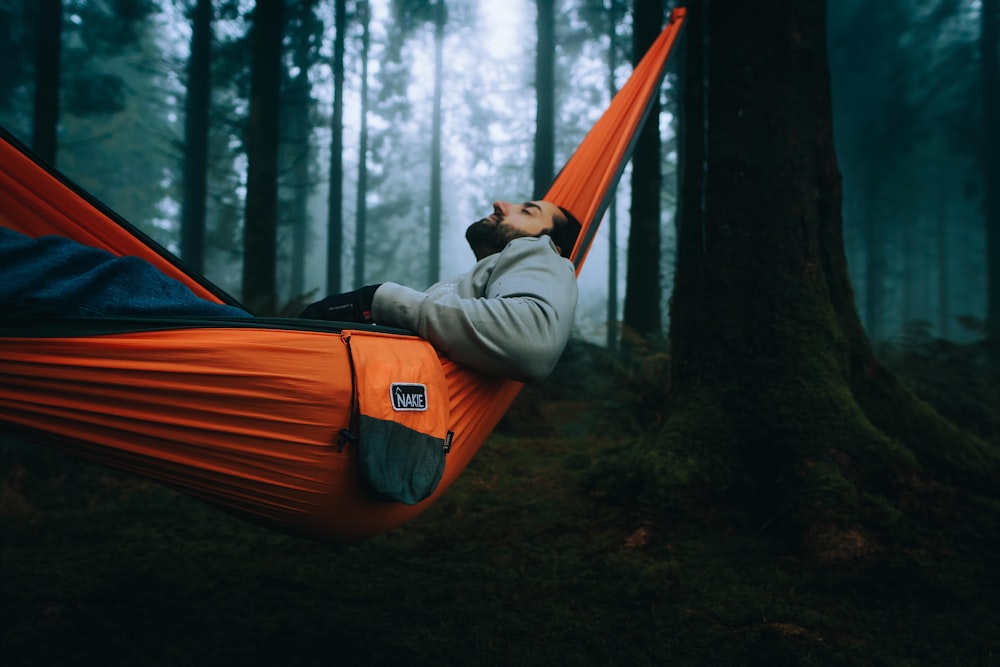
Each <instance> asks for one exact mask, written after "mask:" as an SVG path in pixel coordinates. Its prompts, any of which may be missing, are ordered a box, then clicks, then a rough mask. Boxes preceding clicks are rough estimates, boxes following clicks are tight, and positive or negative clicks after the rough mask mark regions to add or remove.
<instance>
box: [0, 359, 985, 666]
mask: <svg viewBox="0 0 1000 667" xmlns="http://www.w3.org/2000/svg"><path fill="white" fill-rule="evenodd" d="M564 380H565V375H563V376H562V379H561V380H560V379H557V381H564ZM550 394H551V392H550ZM554 394H555V395H556V399H557V400H556V401H555V402H553V403H546V404H544V405H542V404H541V403H539V402H537V400H538V397H539V396H543V395H546V391H545V389H544V387H542V388H538V389H536V390H535V391H528V392H526V393H525V394H523V395H522V398H521V399H519V406H518V405H515V409H514V412H513V414H514V417H515V419H517V418H519V416H520V415H534V417H533V418H525V419H522V420H521V421H520V422H517V423H516V424H515V425H514V426H512V425H511V420H510V419H508V420H507V422H508V427H507V428H506V429H501V430H500V431H499V432H498V433H497V434H495V435H494V436H493V437H492V438H491V439H490V440H489V441H488V442H487V443H486V444H485V445H484V447H483V449H482V450H481V452H480V453H479V454H478V455H477V457H476V458H475V459H474V460H473V462H472V464H471V465H470V467H469V469H468V470H467V471H466V472H465V473H464V474H463V475H462V476H461V477H460V478H459V480H458V482H457V483H456V484H455V485H454V486H453V487H452V488H451V489H449V491H448V492H447V493H446V494H445V495H444V496H443V497H442V499H441V500H440V501H439V502H438V503H436V504H435V505H434V506H433V507H431V508H430V509H429V510H428V511H427V512H425V513H424V514H423V515H421V516H420V517H418V518H417V519H415V520H414V521H412V522H411V523H409V524H408V525H406V526H403V527H401V528H399V529H397V530H395V531H392V532H390V533H388V534H386V535H383V536H380V537H377V538H374V539H371V540H368V541H365V542H361V543H358V544H351V545H327V544H318V543H314V542H311V541H307V540H303V539H298V538H293V537H288V536H284V535H282V534H278V533H275V532H270V531H267V530H264V529H261V528H258V527H255V526H252V525H248V524H246V523H243V522H241V521H239V520H237V519H234V518H231V517H230V516H228V515H227V514H224V513H223V512H220V511H218V510H216V509H213V508H211V507H208V506H206V505H204V504H202V503H200V502H198V501H196V500H193V499H190V498H188V497H186V496H182V495H180V494H177V493H174V492H172V491H169V490H167V489H164V488H162V487H160V486H157V485H154V484H152V483H149V482H146V481H143V480H139V479H136V478H134V477H131V476H128V475H126V474H122V473H118V472H114V471H110V470H108V469H105V468H102V467H99V466H96V465H91V464H86V463H82V462H79V461H76V460H74V459H70V458H68V457H65V456H63V455H61V454H58V453H56V452H53V451H51V450H48V449H45V448H41V447H36V446H32V445H27V444H24V443H20V442H17V441H15V440H11V439H6V440H4V439H0V522H2V523H0V525H2V529H0V572H2V575H0V663H2V664H4V665H11V666H13V665H89V664H95V665H97V664H99V665H103V666H111V665H136V664H141V665H171V666H173V665H560V666H562V665H768V666H770V665H934V666H947V665H955V666H956V667H958V666H962V667H968V666H974V665H984V666H986V665H1000V568H998V565H1000V557H998V554H997V551H996V546H997V540H996V536H990V535H984V534H983V531H977V530H976V529H975V526H976V525H977V523H976V521H974V520H966V519H963V520H961V521H958V522H956V523H955V525H954V526H950V525H948V524H944V525H942V523H941V522H937V523H931V524H928V528H927V532H926V534H925V535H924V536H923V537H922V539H921V540H920V543H919V545H913V544H910V545H902V546H900V547H899V548H895V549H888V548H886V549H884V550H883V551H882V552H881V553H876V554H871V555H869V556H868V557H866V558H864V559H860V560H858V559H846V560H838V559H836V558H831V559H829V560H826V561H824V562H821V563H820V562H816V561H815V560H807V559H804V558H802V557H800V556H798V555H796V554H795V553H794V552H793V551H790V550H789V549H787V548H785V547H782V546H780V544H779V543H778V542H777V541H776V540H774V539H772V537H771V535H770V534H769V530H768V526H767V525H766V524H760V525H755V524H753V523H750V522H748V521H747V519H746V516H745V515H743V513H742V512H740V511H739V509H738V508H728V509H727V508H725V507H721V506H720V507H714V508H704V509H703V510H691V509H688V510H684V511H679V512H676V513H674V514H672V515H671V514H668V513H665V512H656V511H654V510H653V509H652V508H642V507H638V506H627V505H623V504H621V503H618V504H615V503H611V502H609V501H608V499H605V498H601V497H597V496H595V495H594V494H593V493H591V492H590V491H588V489H589V488H590V486H589V480H590V479H591V476H592V475H593V470H592V461H593V460H594V458H595V457H597V456H598V455H600V454H602V453H606V452H607V451H610V449H611V448H613V447H614V446H615V445H614V442H613V441H614V439H613V438H610V437H605V436H600V435H596V434H597V432H598V431H599V429H595V427H594V424H593V423H592V422H588V421H584V420H583V418H582V416H583V415H587V414H588V411H587V410H581V409H580V405H579V404H578V403H574V402H571V401H570V400H569V399H568V398H567V399H566V400H564V401H563V400H558V399H559V395H561V392H554ZM946 394H947V392H946ZM947 395H950V396H952V397H953V396H954V393H951V394H947ZM977 414H979V413H977ZM980 416H981V415H980ZM531 419H541V420H545V421H546V423H547V425H541V424H526V423H525V421H530V420H531ZM990 423H992V422H990ZM995 435H996V434H995ZM992 441H993V442H994V443H996V442H998V441H997V439H996V438H995V437H994V438H992ZM958 497H959V498H961V497H962V496H961V494H959V496H958ZM961 502H962V501H961V500H957V501H954V502H953V505H954V503H959V504H961ZM966 509H967V510H968V512H969V513H971V512H975V511H978V510H977V507H973V506H971V505H970V506H969V507H968V508H963V507H954V506H952V507H951V508H950V510H949V511H950V516H958V515H962V513H963V511H964V510H966ZM966 518H967V519H968V517H966Z"/></svg>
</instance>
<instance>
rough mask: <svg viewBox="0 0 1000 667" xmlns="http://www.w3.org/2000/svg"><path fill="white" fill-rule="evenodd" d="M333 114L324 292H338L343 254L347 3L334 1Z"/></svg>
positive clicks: (343, 0) (339, 0) (331, 121)
mask: <svg viewBox="0 0 1000 667" xmlns="http://www.w3.org/2000/svg"><path fill="white" fill-rule="evenodd" d="M333 28H334V33H335V35H334V42H333V56H332V61H331V69H332V70H333V114H332V116H331V120H330V196H329V198H328V200H327V224H326V230H327V231H326V233H327V240H326V291H327V292H330V293H336V292H341V291H343V290H342V289H341V273H342V271H343V268H342V267H343V254H344V250H343V247H344V204H343V199H344V50H345V44H346V32H347V2H346V0H335V1H334V7H333Z"/></svg>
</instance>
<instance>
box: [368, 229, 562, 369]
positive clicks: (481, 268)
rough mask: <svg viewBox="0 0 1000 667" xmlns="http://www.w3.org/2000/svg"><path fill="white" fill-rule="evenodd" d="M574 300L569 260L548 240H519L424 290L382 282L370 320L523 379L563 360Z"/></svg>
mask: <svg viewBox="0 0 1000 667" xmlns="http://www.w3.org/2000/svg"><path fill="white" fill-rule="evenodd" d="M576 299H577V286H576V275H575V272H574V269H573V264H572V262H570V261H569V260H568V259H565V258H564V257H562V256H561V255H559V253H558V251H557V250H556V247H555V245H554V244H553V243H552V240H551V239H550V238H549V237H548V236H542V237H540V238H534V237H526V238H519V239H515V240H513V241H511V242H510V243H509V244H507V247H506V248H504V250H503V251H501V252H499V253H495V254H493V255H490V256H489V257H485V258H484V259H482V260H480V261H479V262H478V263H477V264H476V265H475V266H474V267H473V268H472V270H471V271H470V272H468V273H466V274H464V275H462V276H459V277H458V278H457V279H455V280H452V281H447V282H440V283H437V284H435V285H433V286H431V288H430V289H428V290H427V291H426V292H421V291H418V290H415V289H411V288H409V287H404V286H403V285H398V284H396V283H382V286H381V287H379V288H378V290H377V291H376V292H375V298H374V301H373V303H372V317H373V318H374V320H375V322H376V323H378V324H383V325H387V326H392V327H399V328H401V329H409V330H410V331H414V332H416V333H417V334H418V335H419V336H421V337H422V338H426V339H427V340H429V341H430V342H431V343H432V344H433V345H434V347H436V348H437V349H438V350H440V351H441V352H443V353H444V354H446V355H448V356H449V357H450V358H451V359H452V360H454V361H456V362H458V363H461V364H465V365H467V366H471V367H472V368H475V369H477V370H481V371H483V372H485V373H489V374H492V375H500V376H503V377H509V378H513V379H515V380H521V381H530V380H540V379H542V378H544V377H545V376H547V375H548V374H549V373H550V372H551V371H552V369H553V368H554V367H555V365H556V362H557V361H558V360H559V357H560V355H562V352H563V349H564V348H565V347H566V343H567V341H568V340H569V335H570V331H571V330H572V328H573V315H574V312H575V310H576Z"/></svg>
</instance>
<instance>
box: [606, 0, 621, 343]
mask: <svg viewBox="0 0 1000 667" xmlns="http://www.w3.org/2000/svg"><path fill="white" fill-rule="evenodd" d="M618 14H619V8H618V3H617V0H608V4H607V15H608V95H609V96H610V97H612V98H613V97H614V96H615V94H616V93H617V92H618V84H617V82H616V81H615V69H616V68H617V67H618ZM607 225H608V303H607V306H608V309H607V316H606V317H605V320H606V322H607V324H606V327H607V336H606V341H605V344H606V346H607V348H608V349H609V350H615V349H617V347H618V198H617V197H612V198H611V205H610V206H609V207H608V219H607Z"/></svg>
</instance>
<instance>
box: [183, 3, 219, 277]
mask: <svg viewBox="0 0 1000 667" xmlns="http://www.w3.org/2000/svg"><path fill="white" fill-rule="evenodd" d="M211 91H212V0H198V2H197V3H196V4H195V6H194V11H193V13H192V16H191V55H190V56H189V58H188V67H187V96H186V98H185V100H184V158H183V163H184V164H183V168H182V171H183V173H182V176H181V178H182V181H183V185H182V188H183V192H182V194H181V257H182V258H183V259H184V261H185V262H187V264H188V266H190V267H191V268H192V269H194V270H195V271H198V272H201V271H204V265H205V215H206V205H207V203H208V202H207V195H208V117H209V108H210V106H211V94H212V93H211Z"/></svg>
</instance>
